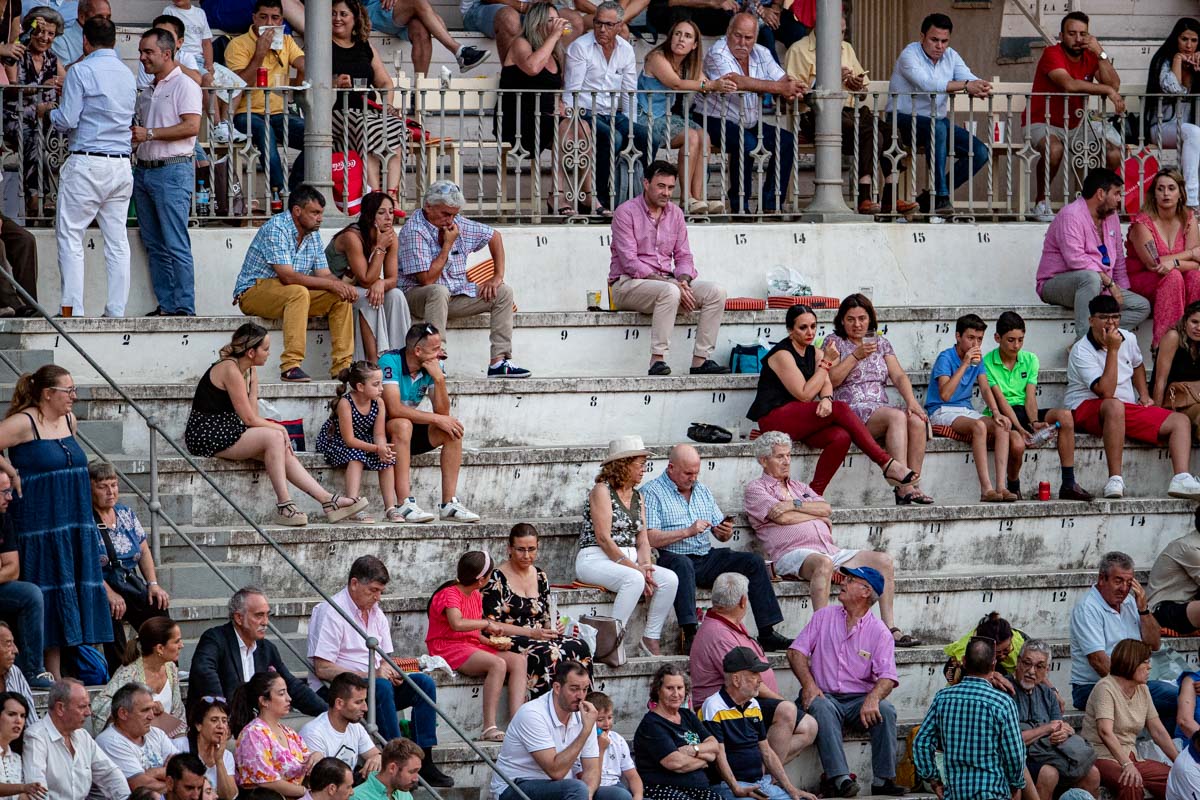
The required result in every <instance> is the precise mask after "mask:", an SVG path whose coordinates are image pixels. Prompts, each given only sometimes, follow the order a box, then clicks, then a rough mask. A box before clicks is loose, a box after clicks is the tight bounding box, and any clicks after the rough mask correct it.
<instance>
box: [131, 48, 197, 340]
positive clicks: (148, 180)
mask: <svg viewBox="0 0 1200 800" xmlns="http://www.w3.org/2000/svg"><path fill="white" fill-rule="evenodd" d="M175 50H176V42H175V36H174V35H173V34H172V33H171V32H170V31H167V30H165V29H163V28H153V29H151V30H149V31H147V32H146V33H145V34H144V35H143V36H142V40H141V43H140V44H139V45H138V57H139V59H140V60H141V62H142V66H144V67H145V68H146V74H148V75H150V76H152V77H153V79H154V82H153V84H151V86H150V88H148V89H147V90H146V91H144V92H142V95H141V97H140V98H139V100H138V105H137V110H138V114H137V117H136V118H135V122H138V123H139V124H137V125H134V126H133V144H134V145H135V146H136V147H137V166H136V167H135V168H134V170H133V202H134V204H135V205H136V206H137V210H138V227H139V229H140V230H141V235H142V244H143V245H145V247H146V260H147V262H148V263H149V266H150V282H151V283H152V284H153V286H154V296H155V297H156V298H157V299H158V307H157V308H156V309H155V310H154V311H153V312H152V315H153V316H167V317H194V316H195V315H196V292H195V287H194V281H193V274H192V273H193V263H192V242H191V239H190V238H189V237H188V215H189V214H190V213H191V210H192V187H193V185H194V183H195V179H196V173H195V166H194V164H193V163H192V153H193V151H194V150H195V147H196V134H197V133H199V132H200V112H201V105H202V99H201V94H202V93H201V91H200V86H199V84H197V83H196V82H195V81H193V80H192V79H191V78H189V77H188V76H186V75H184V74H183V71H182V70H181V69H180V68H179V63H178V62H177V61H176V60H175Z"/></svg>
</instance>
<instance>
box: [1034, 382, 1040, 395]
mask: <svg viewBox="0 0 1200 800" xmlns="http://www.w3.org/2000/svg"><path fill="white" fill-rule="evenodd" d="M1033 396H1034V397H1041V396H1042V385H1041V384H1040V383H1039V384H1037V386H1035V387H1034V389H1033Z"/></svg>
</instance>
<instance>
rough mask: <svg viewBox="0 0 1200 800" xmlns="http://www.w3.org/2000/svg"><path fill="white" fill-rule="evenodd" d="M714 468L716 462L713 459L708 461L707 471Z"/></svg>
mask: <svg viewBox="0 0 1200 800" xmlns="http://www.w3.org/2000/svg"><path fill="white" fill-rule="evenodd" d="M716 468H717V462H715V461H709V462H708V471H709V472H712V471H713V470H715V469H716Z"/></svg>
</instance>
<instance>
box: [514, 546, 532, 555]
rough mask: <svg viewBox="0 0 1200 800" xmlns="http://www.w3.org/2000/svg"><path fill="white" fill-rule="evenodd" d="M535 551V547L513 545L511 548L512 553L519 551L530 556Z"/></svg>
mask: <svg viewBox="0 0 1200 800" xmlns="http://www.w3.org/2000/svg"><path fill="white" fill-rule="evenodd" d="M537 551H538V549H537V548H536V547H514V548H513V552H514V553H520V554H521V555H523V556H532V555H534V554H536V553H537Z"/></svg>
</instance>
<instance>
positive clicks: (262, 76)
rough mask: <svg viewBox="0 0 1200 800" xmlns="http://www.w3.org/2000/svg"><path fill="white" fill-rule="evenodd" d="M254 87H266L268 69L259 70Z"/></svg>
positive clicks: (260, 68)
mask: <svg viewBox="0 0 1200 800" xmlns="http://www.w3.org/2000/svg"><path fill="white" fill-rule="evenodd" d="M254 85H255V86H258V87H263V88H265V87H266V85H267V68H266V67H259V68H258V76H257V78H256V79H255V82H254Z"/></svg>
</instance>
